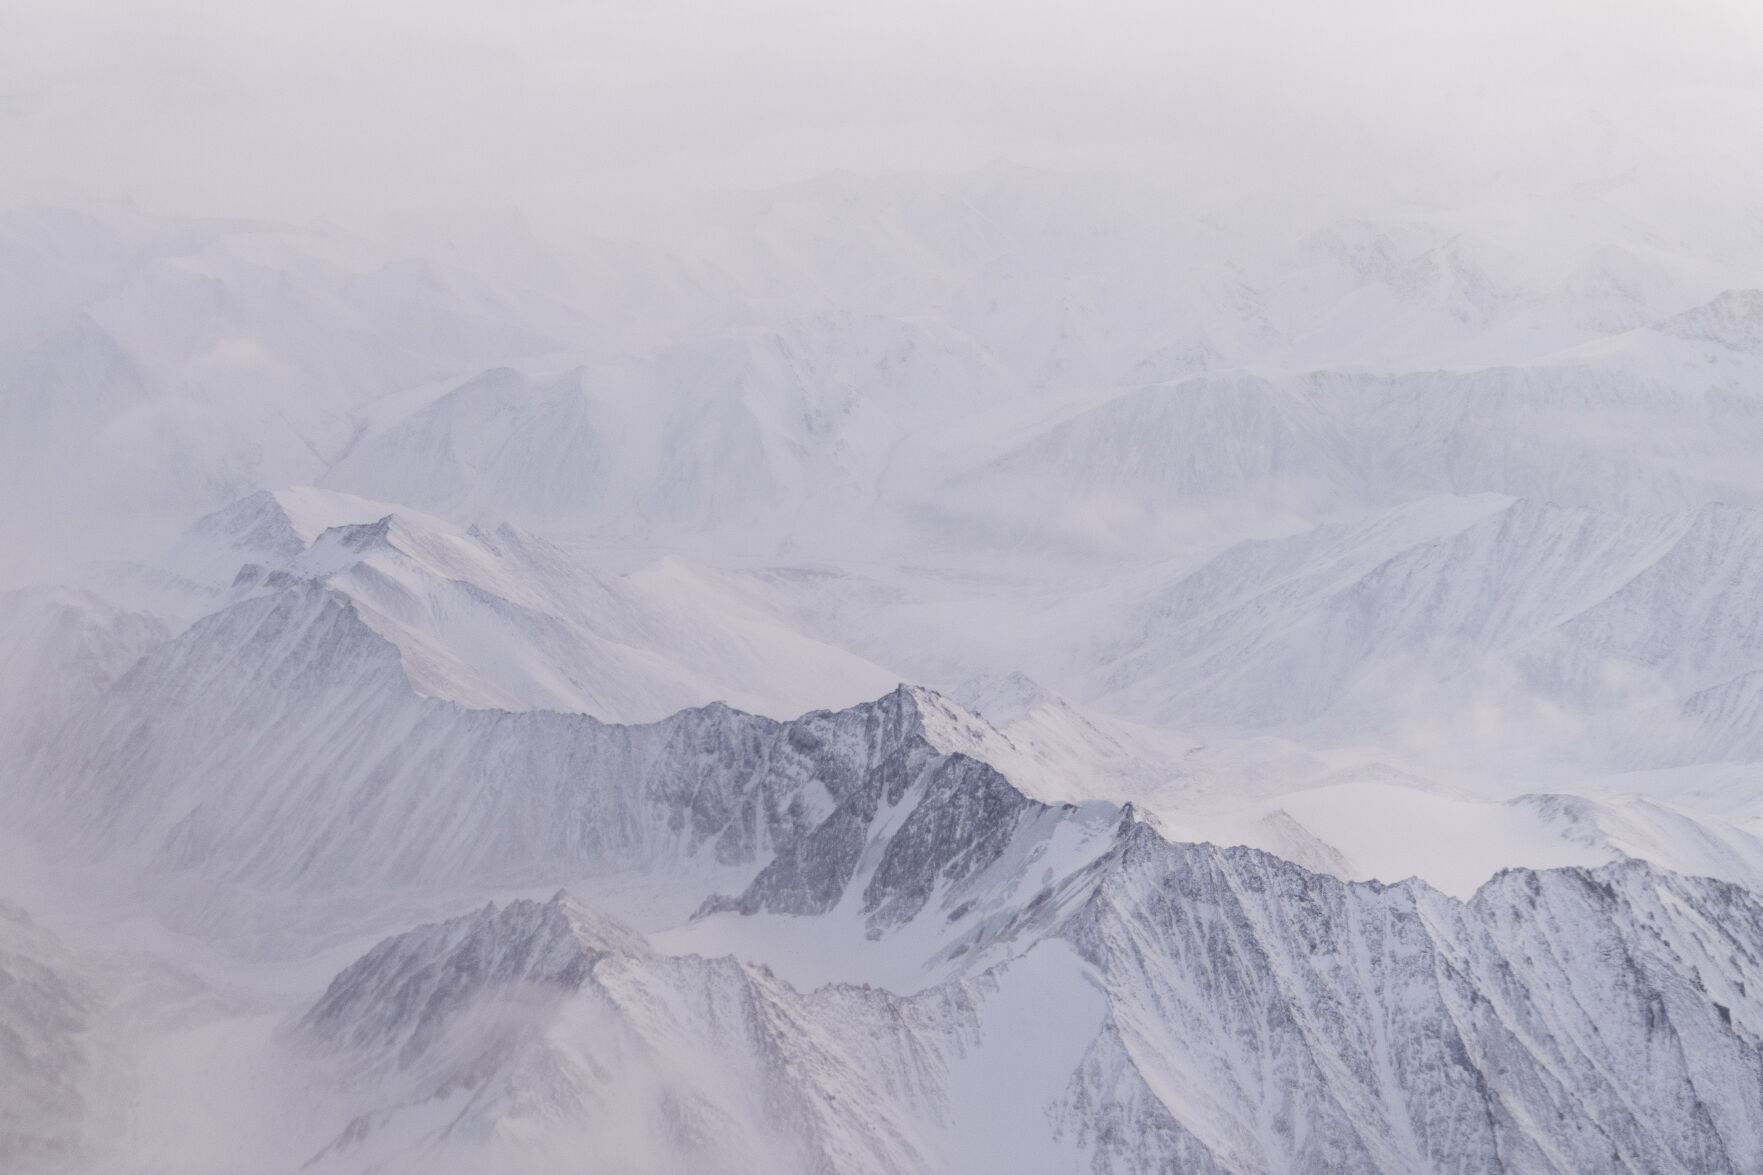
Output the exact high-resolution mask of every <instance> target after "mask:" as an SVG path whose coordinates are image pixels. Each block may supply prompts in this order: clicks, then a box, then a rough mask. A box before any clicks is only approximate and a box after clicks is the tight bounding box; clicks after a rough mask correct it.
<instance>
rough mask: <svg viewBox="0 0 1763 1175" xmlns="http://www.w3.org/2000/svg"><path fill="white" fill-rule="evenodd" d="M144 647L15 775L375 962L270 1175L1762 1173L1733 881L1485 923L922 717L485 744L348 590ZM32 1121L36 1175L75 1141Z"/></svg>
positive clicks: (325, 996)
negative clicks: (1178, 831)
mask: <svg viewBox="0 0 1763 1175" xmlns="http://www.w3.org/2000/svg"><path fill="white" fill-rule="evenodd" d="M140 639H141V640H142V642H143V643H145V644H146V645H147V649H146V652H145V654H144V655H143V656H141V658H140V659H139V660H138V661H136V662H135V663H134V664H133V666H132V667H131V668H129V669H127V671H126V672H123V673H121V675H120V676H117V677H116V678H115V679H114V680H113V681H110V682H108V683H107V684H102V683H100V684H94V685H93V686H92V687H91V688H90V690H88V691H87V693H86V696H85V697H84V700H83V701H81V702H80V704H79V708H78V710H77V712H76V713H75V714H74V716H73V717H72V718H71V719H70V720H69V722H68V724H67V725H66V726H65V727H63V728H61V729H60V730H58V731H56V730H51V731H47V732H44V731H42V730H36V731H33V733H32V736H31V738H30V739H29V740H27V742H26V743H25V745H24V746H22V747H21V748H20V749H18V750H17V751H16V752H14V754H15V766H14V769H13V770H12V772H11V773H10V776H11V778H12V779H14V780H15V781H17V782H16V783H15V784H14V785H13V786H12V787H11V788H10V789H9V792H8V799H7V813H6V814H7V818H8V820H9V821H11V822H12V823H13V825H14V826H15V827H19V828H23V829H28V830H29V831H30V833H31V835H32V836H33V838H34V839H36V840H37V841H38V842H39V843H42V844H46V845H51V846H54V848H55V851H56V852H57V853H59V854H61V855H62V856H63V857H64V858H65V859H66V860H67V861H68V862H70V863H71V862H82V863H84V866H85V867H86V868H89V869H91V870H93V871H95V872H97V873H99V874H104V873H107V872H108V873H109V874H110V875H113V876H114V877H116V878H117V879H119V880H123V881H125V882H126V884H127V885H128V886H129V887H131V888H132V889H133V890H134V891H135V892H136V893H137V894H138V895H139V896H141V897H142V898H143V900H146V901H148V902H150V903H155V904H157V906H158V908H159V909H160V910H161V911H162V912H163V914H164V915H165V916H166V917H168V918H172V919H176V920H178V921H179V922H180V924H182V925H184V926H185V927H186V928H189V929H193V930H200V931H201V932H202V933H204V934H205V935H207V936H209V937H210V938H212V939H213V940H215V941H220V942H226V943H228V944H230V946H232V947H233V948H236V949H238V950H240V951H243V952H246V953H254V954H255V955H256V956H257V957H259V958H262V959H266V960H274V959H277V958H283V959H289V960H296V959H301V958H310V957H311V956H310V952H311V950H312V946H311V944H312V943H313V942H315V941H318V942H329V943H332V944H334V946H333V950H332V955H337V954H338V953H339V952H342V953H343V954H344V955H346V956H356V960H355V961H354V962H352V963H347V962H346V959H345V958H342V957H339V958H337V959H336V962H335V963H334V964H332V965H330V970H331V972H332V973H334V974H335V978H334V979H332V980H330V982H329V984H328V987H326V988H325V989H324V990H323V993H322V995H318V994H316V988H315V992H314V996H313V997H312V998H311V999H309V1000H308V1001H305V1002H302V1004H301V1007H300V1009H299V1010H298V1011H297V1012H295V1013H294V1014H292V1015H290V1016H286V1017H280V1018H277V1019H276V1020H275V1023H274V1025H273V1031H268V1030H266V1031H265V1033H264V1035H263V1036H262V1039H261V1041H260V1042H259V1046H260V1048H261V1052H260V1053H257V1054H253V1055H254V1056H256V1057H257V1060H256V1062H255V1063H254V1067H252V1068H250V1070H249V1072H250V1074H251V1076H250V1078H249V1080H251V1081H256V1082H274V1083H277V1084H274V1085H273V1088H274V1089H276V1090H277V1091H279V1093H280V1095H281V1099H282V1100H281V1101H279V1102H278V1103H277V1106H278V1112H279V1113H280V1115H281V1117H280V1118H279V1119H278V1123H279V1124H278V1126H277V1130H276V1132H275V1133H273V1134H266V1135H265V1136H264V1137H265V1138H273V1140H274V1141H273V1144H272V1143H269V1142H266V1143H264V1144H263V1145H265V1146H270V1145H273V1146H274V1147H276V1148H279V1149H277V1150H276V1151H275V1154H274V1155H273V1156H271V1157H270V1158H269V1159H268V1160H267V1161H268V1165H269V1166H270V1167H272V1168H275V1169H292V1168H295V1167H298V1166H300V1165H302V1164H306V1163H311V1164H312V1169H314V1170H321V1171H356V1170H432V1169H459V1170H500V1169H505V1170H517V1169H518V1170H527V1169H537V1170H546V1169H549V1168H550V1167H551V1166H552V1165H553V1164H555V1165H558V1166H565V1167H567V1166H568V1165H569V1164H571V1163H574V1164H576V1165H577V1166H579V1164H580V1163H582V1162H584V1161H586V1162H588V1163H589V1169H605V1170H623V1169H634V1170H686V1169H691V1170H718V1171H753V1172H761V1171H764V1172H770V1171H790V1170H798V1171H817V1172H818V1171H826V1172H831V1171H839V1172H845V1171H863V1172H932V1171H960V1170H989V1169H1009V1170H1049V1171H1072V1170H1090V1171H1098V1172H1121V1173H1125V1172H1141V1171H1163V1170H1172V1171H1205V1172H1210V1171H1218V1172H1232V1173H1236V1172H1257V1173H1259V1172H1274V1171H1306V1172H1308V1171H1317V1172H1323V1171H1339V1172H1365V1171H1375V1172H1388V1173H1391V1175H1394V1173H1398V1172H1401V1173H1406V1172H1414V1171H1451V1172H1483V1171H1485V1172H1562V1173H1565V1172H1583V1171H1623V1172H1669V1171H1697V1172H1702V1171H1732V1172H1742V1171H1758V1170H1763V1047H1760V1041H1763V1037H1760V1035H1759V1034H1760V1033H1763V1001H1760V1000H1759V997H1758V993H1759V991H1760V990H1763V988H1760V987H1759V985H1760V984H1763V903H1760V902H1759V901H1758V900H1757V899H1756V898H1754V897H1753V896H1752V895H1751V894H1750V893H1749V892H1748V891H1746V890H1744V889H1741V888H1738V887H1734V886H1732V885H1728V884H1725V883H1722V882H1718V881H1712V880H1706V879H1697V878H1688V877H1682V876H1678V875H1676V874H1673V873H1670V872H1668V871H1665V870H1662V869H1659V868H1656V867H1653V866H1650V865H1647V864H1644V863H1641V862H1624V863H1617V864H1613V865H1609V866H1605V867H1602V868H1598V869H1561V870H1548V871H1531V870H1508V871H1506V872H1503V873H1501V874H1499V875H1498V876H1497V877H1495V878H1494V879H1493V880H1491V881H1490V882H1488V883H1487V884H1486V885H1485V886H1483V887H1482V889H1481V890H1480V892H1478V893H1477V894H1476V895H1475V896H1474V898H1473V899H1471V900H1469V901H1467V902H1464V901H1458V900H1455V899H1453V898H1450V897H1448V896H1445V895H1443V894H1441V893H1439V892H1437V891H1435V890H1433V889H1431V888H1429V887H1428V886H1426V885H1425V884H1423V883H1420V882H1417V881H1409V882H1404V883H1402V884H1399V885H1380V884H1371V883H1363V884H1354V883H1348V882H1344V881H1341V880H1338V879H1335V878H1332V877H1327V876H1322V875H1319V874H1316V873H1312V872H1308V871H1306V870H1304V869H1302V868H1300V867H1298V866H1296V865H1293V864H1290V863H1288V862H1285V861H1282V860H1280V859H1278V858H1276V857H1272V856H1269V855H1267V854H1265V853H1261V852H1257V851H1254V850H1250V849H1244V848H1228V849H1227V848H1219V847H1215V846H1213V845H1207V844H1183V843H1172V842H1171V841H1170V840H1169V839H1167V838H1166V837H1165V836H1164V835H1163V834H1161V833H1160V832H1159V831H1158V830H1157V828H1156V827H1154V826H1153V825H1152V824H1151V823H1148V822H1147V821H1146V820H1144V819H1142V818H1140V817H1139V816H1138V815H1137V814H1135V812H1134V811H1133V810H1132V809H1131V808H1130V806H1126V807H1116V806H1114V805H1111V804H1105V803H1095V804H1087V805H1081V806H1080V805H1070V804H1050V803H1045V802H1042V801H1040V800H1038V799H1036V798H1033V797H1032V796H1031V795H1029V794H1026V793H1025V791H1024V790H1023V789H1022V788H1021V787H1019V786H1018V785H1017V784H1015V783H1013V782H1012V780H1011V779H1010V778H1008V777H1007V776H1006V775H1005V774H1003V773H1001V772H1000V771H999V770H997V769H996V768H995V767H993V766H992V765H991V764H990V762H989V761H988V756H993V755H997V754H1001V753H1002V750H1001V749H1002V748H1003V747H1004V742H1003V740H1004V736H1003V735H1001V734H999V733H998V732H997V731H995V730H993V729H991V728H989V727H988V726H987V725H986V724H985V723H984V722H983V721H982V720H981V719H979V718H977V717H975V716H974V715H972V714H969V713H966V712H964V711H962V710H961V709H960V708H959V707H956V706H955V705H953V704H952V703H949V702H947V701H945V700H944V699H942V698H940V697H938V696H937V695H935V694H932V693H930V692H928V691H923V690H916V689H907V688H901V689H899V690H896V691H895V692H893V693H890V694H888V695H887V696H885V697H883V698H881V699H879V700H877V701H874V702H871V703H866V704H863V705H859V706H856V707H852V708H850V709H847V710H843V711H837V712H819V713H814V714H810V715H807V716H805V717H802V718H800V719H797V720H793V721H788V722H780V721H776V720H772V719H767V718H761V717H755V716H751V715H747V714H743V713H740V712H738V711H735V710H732V709H729V708H727V707H724V706H712V707H707V708H703V709H697V710H689V711H685V712H682V713H680V714H677V715H675V716H673V717H671V718H668V719H666V720H664V721H661V722H657V723H652V724H646V725H612V724H607V723H603V722H600V721H597V720H595V719H592V718H588V717H586V716H582V715H566V714H559V713H547V712H525V713H512V712H506V711H493V710H472V709H467V708H464V707H462V706H460V705H458V704H456V703H454V702H449V701H443V700H440V699H436V698H432V697H426V696H423V695H422V694H420V693H418V692H417V691H416V690H415V689H414V688H413V687H412V684H411V679H410V676H409V675H408V674H407V672H406V666H405V663H404V660H403V658H402V657H401V655H400V650H399V647H398V646H397V645H395V644H393V643H392V642H391V641H389V640H387V639H386V638H385V637H383V636H382V635H380V634H379V633H377V632H375V631H374V630H373V629H372V628H371V627H370V626H368V625H367V624H366V623H365V622H364V621H363V619H362V617H361V616H360V614H359V613H358V611H357V608H356V606H355V605H354V604H353V603H352V602H351V601H350V600H349V599H347V598H346V597H343V596H341V595H339V594H338V593H337V592H336V591H335V590H334V589H332V588H329V587H327V586H325V585H324V584H322V583H320V582H317V581H315V580H310V579H304V580H302V579H288V580H286V581H283V582H278V583H276V584H272V585H267V586H259V587H253V588H252V589H251V590H250V591H247V592H245V593H244V594H243V595H242V597H241V598H240V599H239V600H238V601H237V602H236V603H233V604H232V605H230V606H228V607H225V608H223V609H221V610H220V611H218V612H215V613H214V614H212V615H210V616H208V617H207V618H205V619H202V620H200V621H198V622H197V623H195V624H194V625H193V626H191V627H190V628H189V629H188V630H186V631H185V632H183V633H182V634H180V635H178V636H175V637H172V638H170V639H165V638H163V636H159V637H157V638H156V637H155V636H154V635H153V634H141V637H140ZM96 680H97V676H96V675H95V677H94V681H96ZM558 885H564V886H566V887H567V889H568V893H567V894H559V895H557V896H556V897H554V898H551V899H550V900H548V901H546V900H537V899H534V898H531V897H510V896H501V897H498V899H497V900H496V901H495V902H492V903H491V904H489V905H484V904H483V897H484V895H485V894H486V893H492V892H494V893H501V894H504V895H506V894H507V892H508V891H514V890H520V889H523V888H534V887H543V890H544V892H546V893H549V892H552V891H553V890H554V889H555V888H556V887H557V886H558ZM428 907H444V908H446V912H447V913H448V914H450V915H452V916H450V917H442V918H438V919H436V920H434V921H432V922H431V923H429V924H426V925H423V926H420V927H418V928H417V929H414V930H408V929H404V928H405V927H407V926H409V925H410V923H411V922H412V921H415V920H416V919H413V918H411V917H410V913H411V911H412V910H415V909H418V908H428ZM461 909H470V910H474V911H475V912H472V913H466V914H462V915H461V914H458V913H457V911H458V910H461ZM266 925H267V926H273V927H275V928H277V930H278V931H279V932H280V933H273V932H265V930H264V929H263V928H264V927H265V926H266ZM791 935H796V936H797V939H796V941H801V937H800V936H802V935H806V936H808V937H809V939H811V940H812V941H813V942H814V943H815V945H816V948H817V954H818V955H819V957H820V964H821V972H820V973H819V974H814V973H812V972H810V971H809V970H808V969H805V968H803V967H802V966H800V960H799V959H797V958H795V957H794V956H792V954H791V952H790V951H789V950H787V949H785V948H784V947H783V946H780V945H779V944H783V943H787V942H788V941H790V939H789V936H791ZM364 938H365V939H368V940H372V939H376V938H377V939H381V940H382V941H379V945H377V946H372V947H371V949H366V948H365V946H363V945H351V944H360V943H361V942H362V940H363V939H364ZM728 944H733V945H732V946H731V945H728ZM713 946H719V948H720V949H712V947H713ZM0 947H3V949H4V951H5V953H4V954H3V955H0V969H3V970H4V973H5V974H6V975H7V976H8V977H9V978H10V979H11V980H12V981H11V982H10V983H8V984H6V985H5V986H4V987H0V1015H3V1016H4V1017H6V1024H7V1025H8V1027H9V1030H10V1031H12V1032H13V1033H15V1034H17V1035H16V1036H15V1037H14V1039H18V1040H21V1041H23V1042H25V1043H24V1045H23V1046H21V1047H28V1048H29V1049H30V1050H32V1052H33V1055H42V1056H48V1057H53V1058H59V1059H58V1060H57V1061H56V1064H57V1065H58V1066H59V1068H58V1069H57V1070H56V1072H58V1073H64V1074H66V1075H67V1078H66V1081H67V1083H72V1082H73V1081H74V1080H75V1078H76V1077H77V1075H78V1073H80V1072H82V1071H83V1070H84V1068H85V1067H89V1066H91V1065H92V1064H94V1063H95V1061H94V1058H101V1057H102V1056H103V1053H102V1049H103V1048H104V1047H106V1045H105V1043H104V1038H103V1034H102V1033H96V1034H95V1033H94V1032H92V1031H90V1029H89V1025H90V1024H91V1023H95V1022H99V1021H101V1020H102V1019H103V1016H104V1012H103V1011H102V1009H103V1008H104V1007H106V1006H107V1003H106V1001H107V1000H108V1001H109V1006H115V1004H116V1002H117V1001H118V1000H119V999H120V997H119V996H118V995H117V994H116V992H115V989H114V987H112V988H109V989H107V988H106V986H105V983H106V980H105V977H104V974H103V972H102V969H101V968H94V967H92V966H91V965H90V964H88V963H86V962H82V960H81V958H80V957H79V956H78V954H77V953H76V952H72V951H68V950H65V949H63V948H61V947H59V946H55V945H54V944H52V943H49V942H45V941H44V936H41V935H39V934H37V933H36V932H34V931H30V932H27V931H25V930H23V929H19V930H10V929H9V930H8V931H7V938H6V939H5V941H4V943H3V944H0ZM363 950H365V953H362V951H363ZM338 968H340V970H338ZM884 977H885V979H886V982H882V981H881V980H882V979H883V978H884ZM316 986H323V984H322V981H321V982H320V983H319V984H318V985H316ZM107 992H108V993H109V994H106V993H107ZM21 1026H22V1027H21ZM24 1028H28V1029H29V1031H28V1032H25V1031H23V1029H24ZM33 1072H40V1070H33ZM266 1074H268V1075H269V1076H266ZM7 1088H9V1089H14V1088H15V1090H16V1092H17V1096H18V1098H20V1099H23V1098H29V1099H33V1100H40V1101H42V1102H43V1104H45V1105H54V1106H55V1107H58V1108H57V1109H56V1114H57V1115H59V1117H56V1118H54V1121H56V1122H62V1123H65V1122H66V1121H67V1120H69V1119H70V1118H71V1119H77V1118H78V1116H79V1113H80V1110H79V1108H78V1106H77V1105H73V1104H72V1103H69V1102H68V1101H67V1100H66V1099H65V1098H62V1099H61V1100H56V1099H57V1098H58V1097H60V1094H59V1093H58V1092H57V1089H58V1087H57V1086H56V1085H55V1083H53V1082H50V1083H48V1084H47V1085H43V1084H42V1083H39V1084H37V1085H28V1084H27V1085H16V1086H8V1087H7ZM263 1088H270V1086H268V1085H266V1086H264V1087H263ZM290 1091H292V1092H290ZM20 1104H22V1103H20ZM70 1106H71V1108H70ZM32 1121H34V1122H43V1121H50V1119H49V1118H38V1119H33V1120H32ZM9 1122H10V1123H11V1124H9V1125H7V1126H6V1128H7V1129H8V1130H10V1131H12V1133H10V1134H7V1135H6V1136H5V1144H6V1145H7V1146H8V1147H9V1151H8V1154H9V1155H12V1156H23V1157H24V1158H25V1159H29V1160H30V1161H32V1162H37V1161H38V1159H39V1158H40V1156H41V1154H43V1153H47V1152H48V1151H49V1150H51V1149H53V1148H55V1147H57V1146H65V1145H71V1144H68V1143H66V1141H65V1139H64V1138H63V1137H62V1136H61V1135H55V1136H43V1135H41V1134H40V1133H39V1134H38V1135H31V1136H28V1137H27V1131H26V1130H25V1129H24V1128H23V1127H21V1126H19V1125H18V1122H17V1120H16V1119H15V1120H9ZM32 1129H37V1127H32ZM64 1133H66V1132H65V1131H64ZM73 1133H77V1132H73ZM32 1147H35V1148H37V1149H36V1150H32V1149H31V1148H32ZM582 1156H593V1157H592V1158H591V1159H588V1160H584V1159H583V1158H582ZM21 1161H23V1160H22V1159H21Z"/></svg>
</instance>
